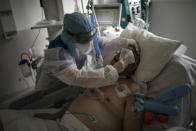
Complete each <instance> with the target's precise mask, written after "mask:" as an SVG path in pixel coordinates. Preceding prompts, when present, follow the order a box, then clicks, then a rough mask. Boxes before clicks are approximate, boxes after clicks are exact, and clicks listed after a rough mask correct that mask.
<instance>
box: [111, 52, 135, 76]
mask: <svg viewBox="0 0 196 131" xmlns="http://www.w3.org/2000/svg"><path fill="white" fill-rule="evenodd" d="M134 62H135V57H134V54H133V52H132V50H129V49H126V48H122V49H121V52H120V56H119V60H118V62H116V63H115V64H113V67H114V68H115V69H116V70H117V71H118V73H121V72H123V71H124V70H125V69H126V68H127V67H128V65H129V64H132V63H134Z"/></svg>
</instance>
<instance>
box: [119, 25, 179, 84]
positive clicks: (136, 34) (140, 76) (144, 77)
mask: <svg viewBox="0 0 196 131" xmlns="http://www.w3.org/2000/svg"><path fill="white" fill-rule="evenodd" d="M121 37H125V38H129V39H134V40H135V41H136V42H137V43H138V44H139V46H140V48H141V54H140V64H139V65H138V68H137V70H136V72H135V74H134V77H135V79H136V81H138V82H139V83H142V82H149V81H152V79H154V78H155V77H156V76H157V75H158V74H159V73H160V72H161V70H162V69H163V67H164V66H165V65H166V64H167V63H168V62H169V60H170V58H171V57H172V55H173V53H174V52H175V51H176V49H177V48H178V47H179V46H180V42H179V41H176V40H170V39H167V38H163V37H159V36H156V35H154V34H152V33H150V32H149V31H147V30H143V29H138V28H137V27H136V26H134V25H133V24H129V25H128V26H127V28H126V29H125V30H124V31H123V32H122V34H121Z"/></svg>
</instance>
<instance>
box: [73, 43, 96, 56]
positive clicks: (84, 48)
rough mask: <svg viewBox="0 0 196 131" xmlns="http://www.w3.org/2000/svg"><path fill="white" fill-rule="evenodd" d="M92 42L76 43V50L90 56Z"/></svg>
mask: <svg viewBox="0 0 196 131" xmlns="http://www.w3.org/2000/svg"><path fill="white" fill-rule="evenodd" d="M91 45H92V42H87V43H75V46H76V48H77V49H78V50H79V51H80V52H82V53H83V54H88V53H89V52H90V50H91Z"/></svg>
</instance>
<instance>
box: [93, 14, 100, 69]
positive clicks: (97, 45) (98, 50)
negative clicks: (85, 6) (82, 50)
mask: <svg viewBox="0 0 196 131" xmlns="http://www.w3.org/2000/svg"><path fill="white" fill-rule="evenodd" d="M90 18H91V22H92V24H93V26H94V27H96V23H95V17H94V15H93V13H91V14H90ZM93 45H94V47H95V50H96V53H97V56H98V64H99V65H101V66H103V57H102V55H101V51H100V48H99V44H98V38H97V35H96V34H95V35H94V37H93Z"/></svg>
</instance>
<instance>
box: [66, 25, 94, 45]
mask: <svg viewBox="0 0 196 131" xmlns="http://www.w3.org/2000/svg"><path fill="white" fill-rule="evenodd" d="M67 33H68V34H69V35H71V36H72V37H73V38H74V39H75V40H76V42H77V43H88V42H90V41H91V40H92V39H93V36H94V35H95V34H96V33H97V29H96V28H93V29H92V30H91V31H89V32H84V33H83V32H82V33H77V34H74V33H72V32H70V31H67Z"/></svg>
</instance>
